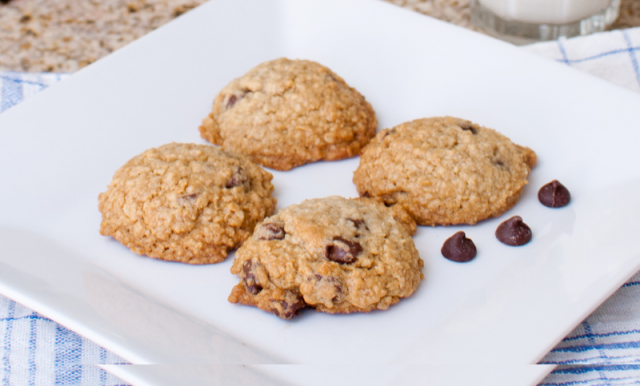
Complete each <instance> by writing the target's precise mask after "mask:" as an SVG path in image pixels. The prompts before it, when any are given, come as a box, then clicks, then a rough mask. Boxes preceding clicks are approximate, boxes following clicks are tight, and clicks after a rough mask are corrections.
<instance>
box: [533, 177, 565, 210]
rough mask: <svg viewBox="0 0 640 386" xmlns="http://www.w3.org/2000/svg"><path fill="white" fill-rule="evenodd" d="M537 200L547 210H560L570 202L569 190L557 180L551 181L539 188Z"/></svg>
mask: <svg viewBox="0 0 640 386" xmlns="http://www.w3.org/2000/svg"><path fill="white" fill-rule="evenodd" d="M538 200H540V203H541V204H542V205H544V206H548V207H549V208H562V207H563V206H567V205H568V204H569V201H571V195H570V194H569V190H568V189H567V188H566V187H565V186H564V185H562V184H561V183H560V182H558V180H553V181H551V182H549V183H548V184H546V185H545V186H543V187H542V188H540V190H539V191H538Z"/></svg>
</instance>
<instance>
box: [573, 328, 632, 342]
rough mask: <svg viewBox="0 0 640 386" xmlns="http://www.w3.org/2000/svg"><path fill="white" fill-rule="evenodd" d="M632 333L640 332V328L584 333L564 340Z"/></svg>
mask: <svg viewBox="0 0 640 386" xmlns="http://www.w3.org/2000/svg"><path fill="white" fill-rule="evenodd" d="M631 334H640V330H629V331H613V332H608V333H606V334H582V335H576V336H572V337H571V338H564V339H563V340H562V341H563V342H570V341H572V340H579V339H585V338H591V337H595V338H605V337H608V336H621V335H631Z"/></svg>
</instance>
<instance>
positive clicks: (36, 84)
mask: <svg viewBox="0 0 640 386" xmlns="http://www.w3.org/2000/svg"><path fill="white" fill-rule="evenodd" d="M625 52H626V50H625ZM0 79H2V80H3V81H9V82H15V83H20V84H30V85H33V86H41V87H47V86H46V85H45V84H44V82H42V81H40V82H32V81H30V80H24V79H20V78H14V77H13V76H6V75H0Z"/></svg>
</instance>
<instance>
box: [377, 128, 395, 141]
mask: <svg viewBox="0 0 640 386" xmlns="http://www.w3.org/2000/svg"><path fill="white" fill-rule="evenodd" d="M383 133H384V134H382V137H380V140H383V139H385V138H386V137H387V136H388V135H391V134H395V133H396V129H391V130H387V131H384V132H383Z"/></svg>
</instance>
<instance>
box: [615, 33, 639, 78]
mask: <svg viewBox="0 0 640 386" xmlns="http://www.w3.org/2000/svg"><path fill="white" fill-rule="evenodd" d="M620 32H622V36H624V41H625V42H626V43H627V48H628V50H627V51H628V52H629V57H630V58H631V65H632V66H633V71H635V73H636V81H637V82H638V86H640V67H639V66H638V59H636V55H635V53H634V52H633V44H631V38H630V37H629V34H628V33H627V31H624V30H622V31H620Z"/></svg>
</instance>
